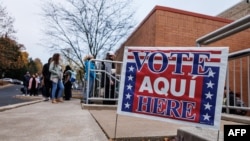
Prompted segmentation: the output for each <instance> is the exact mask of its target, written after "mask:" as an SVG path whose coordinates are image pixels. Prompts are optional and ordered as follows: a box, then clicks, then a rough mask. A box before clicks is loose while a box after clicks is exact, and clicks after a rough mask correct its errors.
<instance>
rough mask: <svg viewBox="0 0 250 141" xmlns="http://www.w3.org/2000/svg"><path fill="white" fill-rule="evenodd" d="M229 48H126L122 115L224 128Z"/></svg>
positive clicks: (121, 99) (120, 101) (120, 90)
mask: <svg viewBox="0 0 250 141" xmlns="http://www.w3.org/2000/svg"><path fill="white" fill-rule="evenodd" d="M227 63H228V47H202V48H197V47H125V50H124V58H123V66H122V72H121V76H122V77H121V83H120V89H119V101H118V108H117V113H118V114H123V115H129V116H135V117H142V118H148V119H153V120H160V121H167V122H172V123H173V122H176V123H181V124H183V123H186V124H190V125H194V126H200V127H209V128H215V129H219V127H220V119H221V108H222V99H223V90H224V84H225V78H226V69H227Z"/></svg>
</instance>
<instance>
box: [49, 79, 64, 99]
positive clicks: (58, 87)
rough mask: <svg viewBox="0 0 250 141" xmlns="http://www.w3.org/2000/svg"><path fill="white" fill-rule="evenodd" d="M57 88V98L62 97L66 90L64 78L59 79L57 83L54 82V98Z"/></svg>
mask: <svg viewBox="0 0 250 141" xmlns="http://www.w3.org/2000/svg"><path fill="white" fill-rule="evenodd" d="M57 89H58V94H57V98H61V97H62V93H63V90H64V86H63V83H62V80H59V81H58V82H57V83H54V82H52V99H55V98H56V92H57Z"/></svg>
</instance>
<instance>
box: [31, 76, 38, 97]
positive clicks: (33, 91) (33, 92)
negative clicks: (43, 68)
mask: <svg viewBox="0 0 250 141" xmlns="http://www.w3.org/2000/svg"><path fill="white" fill-rule="evenodd" d="M37 88H38V80H37V79H36V75H35V74H33V75H32V77H31V78H30V80H29V91H30V96H32V95H33V96H36V95H37Z"/></svg>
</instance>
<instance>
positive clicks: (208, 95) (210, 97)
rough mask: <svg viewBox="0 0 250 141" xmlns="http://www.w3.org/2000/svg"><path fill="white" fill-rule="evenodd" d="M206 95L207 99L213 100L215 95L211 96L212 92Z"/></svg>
mask: <svg viewBox="0 0 250 141" xmlns="http://www.w3.org/2000/svg"><path fill="white" fill-rule="evenodd" d="M205 95H206V99H208V98H209V99H212V96H213V94H211V93H210V92H208V93H207V94H205Z"/></svg>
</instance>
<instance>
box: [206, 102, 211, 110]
mask: <svg viewBox="0 0 250 141" xmlns="http://www.w3.org/2000/svg"><path fill="white" fill-rule="evenodd" d="M204 106H205V110H206V109H208V110H210V108H211V107H212V105H210V104H209V103H207V104H204Z"/></svg>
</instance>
